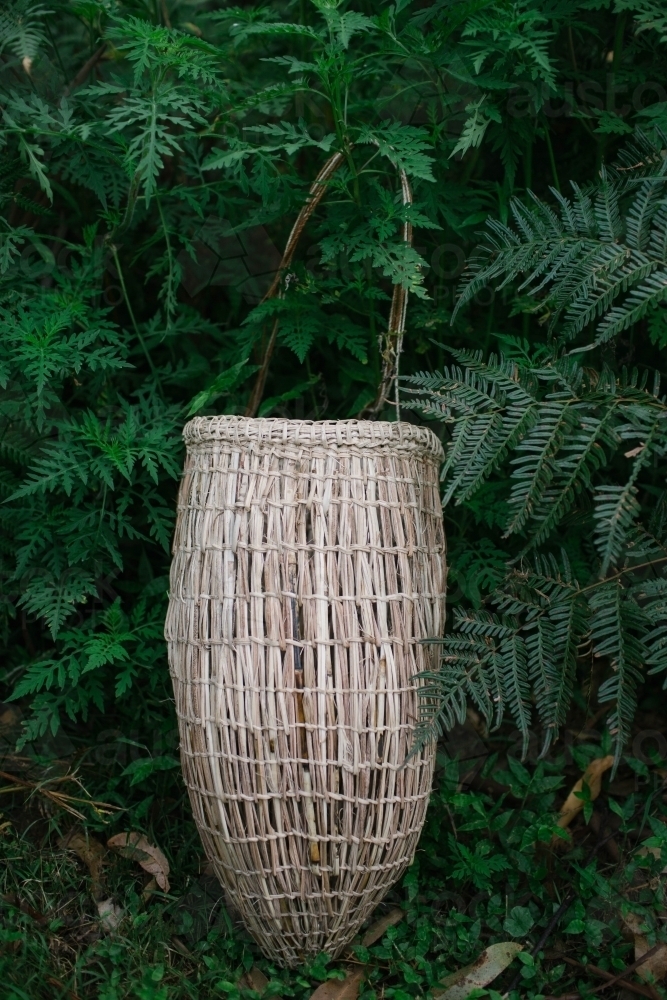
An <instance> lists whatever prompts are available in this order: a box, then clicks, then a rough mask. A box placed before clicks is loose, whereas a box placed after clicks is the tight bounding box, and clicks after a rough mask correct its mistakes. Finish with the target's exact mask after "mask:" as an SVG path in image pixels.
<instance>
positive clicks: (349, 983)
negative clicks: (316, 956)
mask: <svg viewBox="0 0 667 1000" xmlns="http://www.w3.org/2000/svg"><path fill="white" fill-rule="evenodd" d="M364 975H365V970H364V969H348V970H347V975H346V976H345V979H327V980H326V982H324V983H322V984H321V985H320V986H318V987H317V989H316V990H315V992H314V993H311V995H310V1000H357V997H358V996H359V986H360V985H361V981H362V979H363V978H364Z"/></svg>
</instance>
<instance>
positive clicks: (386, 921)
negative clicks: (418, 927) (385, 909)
mask: <svg viewBox="0 0 667 1000" xmlns="http://www.w3.org/2000/svg"><path fill="white" fill-rule="evenodd" d="M404 916H405V910H401V909H399V907H397V906H395V907H393V909H391V910H389V913H385V915H384V916H383V917H380V919H379V920H376V921H375V923H373V924H371V926H370V927H369V928H368V930H367V931H366V933H365V934H364V936H363V938H362V939H361V943H362V945H363V947H364V948H370V946H371V945H372V944H375V942H376V941H379V940H380V938H381V937H383V936H384V934H385V933H386V931H388V930H389V928H390V927H395V926H396V924H400V922H401V920H402V919H403V917H404Z"/></svg>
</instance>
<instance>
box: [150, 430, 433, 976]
mask: <svg viewBox="0 0 667 1000" xmlns="http://www.w3.org/2000/svg"><path fill="white" fill-rule="evenodd" d="M184 437H185V440H186V444H187V460H186V467H185V473H184V477H183V481H182V484H181V490H180V496H179V503H178V519H177V526H176V536H175V542H174V556H173V563H172V571H171V593H170V604H169V613H168V618H167V624H166V636H167V640H168V643H169V657H170V667H171V673H172V679H173V683H174V692H175V698H176V709H177V713H178V719H179V726H180V737H181V758H182V763H183V774H184V777H185V781H186V784H187V787H188V790H189V793H190V798H191V802H192V807H193V811H194V816H195V820H196V822H197V825H198V827H199V831H200V833H201V837H202V841H203V844H204V848H205V850H206V853H207V855H208V857H209V859H210V860H211V861H212V862H213V863H214V866H215V869H216V872H217V875H218V877H219V879H220V881H221V882H222V883H223V885H224V886H225V888H226V890H227V892H228V893H229V896H230V897H231V899H232V901H233V903H234V904H235V906H236V907H237V908H238V910H239V911H240V913H241V915H242V917H243V919H244V921H245V924H246V926H247V928H248V930H249V931H250V933H251V934H252V935H253V937H254V938H255V940H256V941H257V942H258V944H259V945H260V947H261V948H262V949H263V950H264V952H265V953H266V954H267V955H268V956H269V957H271V958H273V959H274V960H276V961H278V962H279V963H281V964H283V965H288V966H294V965H296V964H299V963H300V962H303V961H304V960H305V959H307V958H308V957H312V956H314V955H316V954H318V953H319V952H321V951H325V952H327V953H329V954H330V955H331V956H336V955H338V954H340V952H341V951H342V949H343V948H344V947H345V945H346V944H347V943H348V942H349V941H350V940H351V939H352V938H353V936H354V935H355V933H356V932H357V930H358V929H359V927H360V926H361V924H362V923H363V921H364V920H366V919H367V917H368V916H369V915H370V913H371V911H372V910H373V908H374V907H375V906H376V905H377V903H378V902H379V901H380V900H381V899H382V897H383V895H384V894H385V893H386V891H387V890H388V889H389V887H390V886H391V885H392V884H393V883H394V882H395V881H396V880H397V879H398V878H399V876H400V875H401V874H402V872H403V871H404V869H405V868H406V866H407V865H408V864H410V862H411V860H412V858H413V855H414V851H415V848H416V845H417V840H418V837H419V834H420V831H421V828H422V825H423V821H424V815H425V811H426V806H427V802H428V795H429V792H430V787H431V779H432V770H433V748H432V747H427V748H426V749H425V750H424V752H423V753H422V754H420V755H416V756H414V757H412V758H411V759H410V760H409V761H408V762H407V763H406V757H407V756H408V753H409V750H410V745H411V734H412V731H413V728H414V724H415V721H416V716H417V704H416V692H415V687H414V685H413V683H412V678H413V677H414V675H415V674H416V673H417V672H418V671H420V670H424V669H428V668H429V667H431V666H433V664H432V663H431V660H430V658H431V656H432V655H433V650H434V647H433V646H429V645H424V644H421V643H420V640H421V639H424V638H428V637H434V636H440V635H441V633H442V628H443V624H444V611H445V608H444V591H445V542H444V534H443V527H442V511H441V505H440V496H439V489H438V469H439V465H440V461H441V458H442V449H441V447H440V444H439V442H438V440H437V439H436V437H435V435H433V434H432V433H431V431H429V430H427V429H425V428H420V427H415V426H413V425H410V424H404V423H383V422H370V421H355V420H350V421H320V422H309V421H289V420H261V419H248V418H243V417H229V416H227V417H211V418H196V419H195V420H192V421H191V422H190V423H189V424H188V425H187V426H186V428H185V431H184Z"/></svg>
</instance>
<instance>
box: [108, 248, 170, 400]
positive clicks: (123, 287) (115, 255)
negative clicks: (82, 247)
mask: <svg viewBox="0 0 667 1000" xmlns="http://www.w3.org/2000/svg"><path fill="white" fill-rule="evenodd" d="M111 255H112V257H113V260H114V264H115V265H116V270H117V271H118V280H119V281H120V287H121V291H122V292H123V299H124V301H125V307H126V309H127V311H128V313H129V314H130V320H131V321H132V327H133V329H134V332H135V334H136V335H137V340H138V341H139V343H140V344H141V349H142V350H143V352H144V354H145V356H146V361H147V362H148V367H149V368H150V370H151V374H152V375H153V376H154V378H155V381H156V383H157V385H158V387H159V388H160V390H161V389H162V386H161V383H160V377H159V375H158V372H157V369H156V367H155V365H154V364H153V359H152V358H151V356H150V352H149V350H148V348H147V346H146V341H145V340H144V338H143V337H142V335H141V330H140V329H139V326H138V324H137V321H136V319H135V316H134V310H133V309H132V304H131V303H130V297H129V295H128V294H127V287H126V285H125V278H124V276H123V269H122V267H121V266H120V259H119V257H118V250H117V248H116V247H115V246H114V244H113V243H112V244H111Z"/></svg>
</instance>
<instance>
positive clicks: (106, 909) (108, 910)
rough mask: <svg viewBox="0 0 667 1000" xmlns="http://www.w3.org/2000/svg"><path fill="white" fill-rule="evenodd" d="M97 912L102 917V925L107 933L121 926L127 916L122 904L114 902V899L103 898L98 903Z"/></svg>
mask: <svg viewBox="0 0 667 1000" xmlns="http://www.w3.org/2000/svg"><path fill="white" fill-rule="evenodd" d="M97 912H98V914H99V918H100V927H101V928H102V930H103V931H106V933H107V934H113V932H114V931H117V930H118V928H119V927H120V924H121V921H122V919H123V917H124V916H125V911H124V910H123V908H122V906H118V904H117V903H114V901H113V899H102V900H100V902H99V903H98V904H97Z"/></svg>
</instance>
